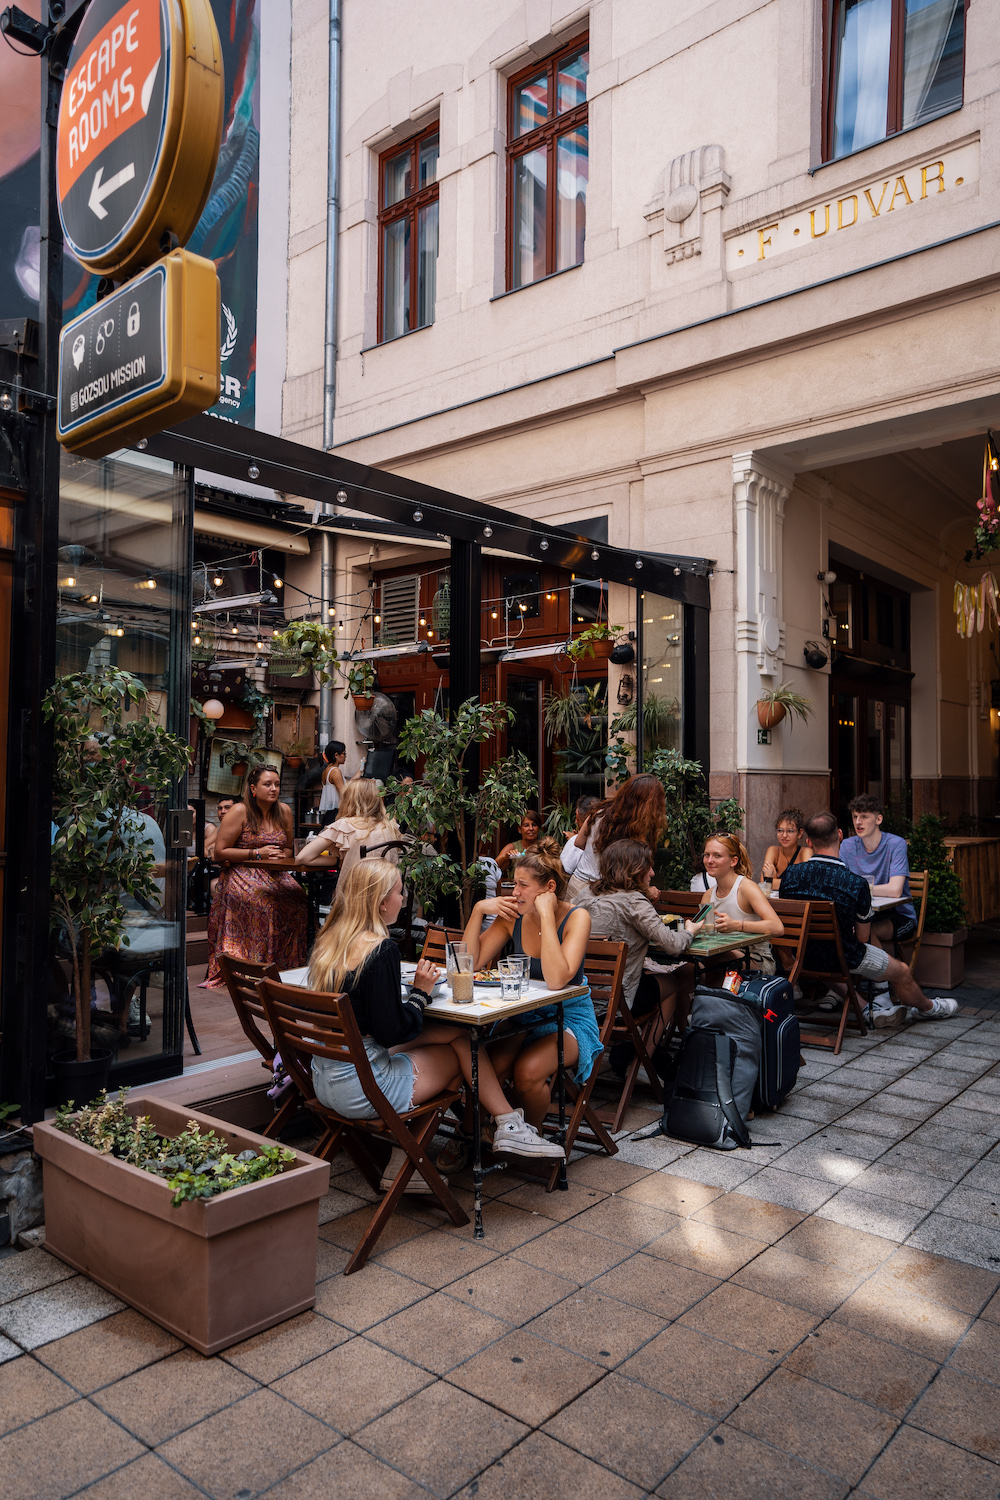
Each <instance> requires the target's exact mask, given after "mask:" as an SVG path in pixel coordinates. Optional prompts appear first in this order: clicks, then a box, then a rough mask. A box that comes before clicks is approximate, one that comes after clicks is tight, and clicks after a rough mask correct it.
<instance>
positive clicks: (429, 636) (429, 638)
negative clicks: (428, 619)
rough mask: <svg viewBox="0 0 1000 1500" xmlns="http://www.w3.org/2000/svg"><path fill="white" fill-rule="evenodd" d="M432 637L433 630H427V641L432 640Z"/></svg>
mask: <svg viewBox="0 0 1000 1500" xmlns="http://www.w3.org/2000/svg"><path fill="white" fill-rule="evenodd" d="M433 636H434V632H433V630H428V632H427V639H428V640H432V639H433Z"/></svg>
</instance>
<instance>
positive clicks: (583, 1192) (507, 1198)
mask: <svg viewBox="0 0 1000 1500" xmlns="http://www.w3.org/2000/svg"><path fill="white" fill-rule="evenodd" d="M574 1179H575V1172H574ZM607 1196H608V1195H607V1193H605V1192H602V1191H601V1190H600V1189H598V1188H593V1187H581V1186H579V1185H578V1184H577V1182H576V1181H575V1180H573V1181H571V1182H570V1185H569V1188H568V1189H567V1191H566V1192H565V1193H563V1192H559V1191H556V1192H554V1193H549V1192H547V1191H546V1188H545V1184H544V1183H541V1182H522V1183H521V1184H520V1185H519V1186H518V1187H515V1188H513V1189H512V1190H511V1191H510V1192H508V1193H505V1194H504V1197H503V1199H502V1201H503V1202H504V1203H510V1204H513V1205H514V1207H515V1208H522V1209H524V1211H525V1213H529V1214H540V1215H541V1217H542V1218H543V1219H554V1220H555V1221H556V1222H558V1223H561V1222H563V1221H564V1220H566V1219H572V1218H573V1217H574V1216H575V1215H576V1214H579V1213H582V1212H583V1211H584V1209H587V1208H593V1207H594V1205H595V1204H597V1203H602V1202H603V1201H604V1199H605V1198H606V1197H607Z"/></svg>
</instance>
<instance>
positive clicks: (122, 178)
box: [87, 161, 135, 219]
mask: <svg viewBox="0 0 1000 1500" xmlns="http://www.w3.org/2000/svg"><path fill="white" fill-rule="evenodd" d="M103 176H104V168H103V167H98V169H97V175H96V177H95V178H94V185H93V187H92V188H91V190H90V197H89V198H88V199H87V206H88V208H89V209H90V210H91V212H92V213H95V214H96V215H97V217H98V218H99V219H106V218H107V217H108V211H107V209H106V208H105V207H104V200H105V198H110V197H111V194H112V193H115V192H117V191H118V189H119V188H120V187H124V186H125V184H126V182H131V181H132V178H133V177H134V176H135V162H134V161H130V162H129V164H128V166H127V167H122V169H121V171H120V172H116V173H115V175H114V176H113V177H109V178H108V180H107V182H105V183H104V184H103V185H102V183H101V178H102V177H103Z"/></svg>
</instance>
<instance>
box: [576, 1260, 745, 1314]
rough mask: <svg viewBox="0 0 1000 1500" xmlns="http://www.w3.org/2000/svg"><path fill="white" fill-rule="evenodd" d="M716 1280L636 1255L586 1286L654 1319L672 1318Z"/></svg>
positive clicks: (673, 1263)
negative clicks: (646, 1313) (639, 1309)
mask: <svg viewBox="0 0 1000 1500" xmlns="http://www.w3.org/2000/svg"><path fill="white" fill-rule="evenodd" d="M718 1285H719V1280H718V1279H717V1278H716V1277H714V1276H707V1275H705V1274H704V1273H702V1272H701V1271H694V1270H691V1269H690V1268H689V1267H687V1266H682V1265H678V1264H677V1262H676V1261H669V1260H664V1259H662V1258H661V1257H660V1256H655V1255H646V1254H644V1253H643V1252H641V1251H640V1252H639V1253H638V1254H637V1255H633V1256H630V1257H629V1259H628V1260H624V1261H622V1262H621V1264H620V1265H617V1266H613V1267H612V1268H611V1270H610V1271H606V1272H605V1274H604V1275H603V1276H598V1277H597V1279H596V1281H592V1282H591V1283H590V1289H591V1291H594V1292H599V1293H600V1294H601V1295H602V1296H606V1297H613V1298H615V1299H616V1300H617V1301H619V1302H625V1303H628V1304H629V1305H630V1306H632V1307H641V1308H642V1309H643V1310H644V1311H645V1312H649V1313H652V1314H653V1316H654V1317H659V1318H676V1317H679V1316H680V1314H681V1313H682V1312H686V1311H687V1309H688V1308H689V1307H693V1306H694V1304H695V1303H696V1302H700V1301H701V1299H702V1298H703V1297H707V1296H708V1294H709V1292H712V1291H714V1290H715V1288H716V1287H717V1286H718Z"/></svg>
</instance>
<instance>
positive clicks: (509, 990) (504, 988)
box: [497, 958, 521, 1000]
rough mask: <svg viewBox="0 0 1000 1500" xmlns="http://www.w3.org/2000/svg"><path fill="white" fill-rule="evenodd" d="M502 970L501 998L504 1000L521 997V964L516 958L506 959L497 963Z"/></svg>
mask: <svg viewBox="0 0 1000 1500" xmlns="http://www.w3.org/2000/svg"><path fill="white" fill-rule="evenodd" d="M497 968H498V970H499V971H500V998H501V999H502V1000H519V999H520V998H521V966H520V964H519V963H518V962H517V961H516V959H509V958H508V959H505V960H504V961H503V962H502V963H499V964H497Z"/></svg>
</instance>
